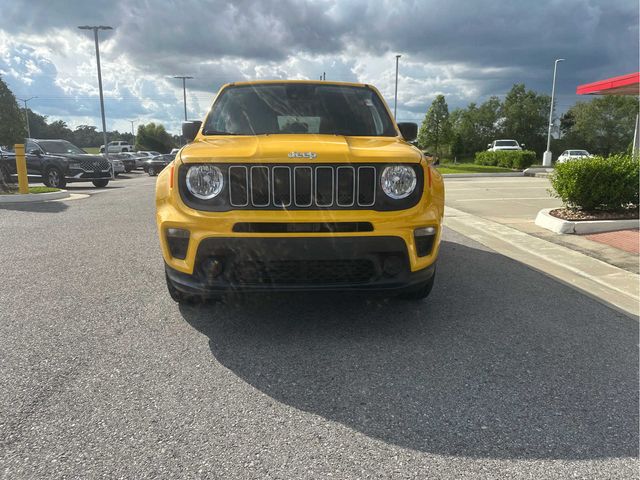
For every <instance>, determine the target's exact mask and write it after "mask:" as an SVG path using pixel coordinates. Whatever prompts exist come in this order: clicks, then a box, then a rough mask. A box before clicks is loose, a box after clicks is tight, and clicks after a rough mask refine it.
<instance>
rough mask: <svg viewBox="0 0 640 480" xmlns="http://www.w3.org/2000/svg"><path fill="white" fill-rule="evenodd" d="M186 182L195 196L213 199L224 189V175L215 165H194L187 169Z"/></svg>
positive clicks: (202, 198)
mask: <svg viewBox="0 0 640 480" xmlns="http://www.w3.org/2000/svg"><path fill="white" fill-rule="evenodd" d="M186 183H187V189H188V190H189V192H190V193H191V194H192V195H193V196H194V197H196V198H199V199H201V200H211V199H212V198H214V197H217V196H218V195H219V194H220V192H221V191H222V187H223V186H224V177H223V175H222V172H221V171H220V169H219V168H218V167H216V166H215V165H194V166H192V167H189V170H187V177H186Z"/></svg>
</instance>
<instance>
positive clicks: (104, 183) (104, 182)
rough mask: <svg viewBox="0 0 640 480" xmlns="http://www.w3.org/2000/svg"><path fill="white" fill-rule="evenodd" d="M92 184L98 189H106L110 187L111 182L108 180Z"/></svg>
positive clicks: (95, 181) (96, 181)
mask: <svg viewBox="0 0 640 480" xmlns="http://www.w3.org/2000/svg"><path fill="white" fill-rule="evenodd" d="M92 183H93V184H94V185H95V186H96V187H98V188H102V187H106V186H107V185H109V180H107V179H100V180H94V181H93V182H92Z"/></svg>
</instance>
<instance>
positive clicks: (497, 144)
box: [487, 140, 524, 152]
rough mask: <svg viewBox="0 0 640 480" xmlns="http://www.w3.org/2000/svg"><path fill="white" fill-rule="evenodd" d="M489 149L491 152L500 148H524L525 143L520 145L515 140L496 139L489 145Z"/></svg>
mask: <svg viewBox="0 0 640 480" xmlns="http://www.w3.org/2000/svg"><path fill="white" fill-rule="evenodd" d="M487 147H488V148H487V150H488V151H490V152H498V151H500V150H522V147H524V143H523V144H522V145H520V144H519V143H518V142H516V141H515V140H494V141H493V142H491V143H490V144H488V145H487Z"/></svg>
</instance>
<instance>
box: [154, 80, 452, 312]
mask: <svg viewBox="0 0 640 480" xmlns="http://www.w3.org/2000/svg"><path fill="white" fill-rule="evenodd" d="M416 134H417V125H416V124H415V123H398V124H396V123H395V121H394V120H393V118H392V116H391V114H390V111H389V108H388V107H387V105H386V103H385V102H384V100H383V99H382V97H381V96H380V93H379V92H378V91H377V90H376V89H375V88H374V87H372V86H370V85H362V84H352V83H338V82H324V81H320V82H314V81H268V82H267V81H260V82H243V83H232V84H229V85H225V86H223V87H222V88H221V89H220V91H219V92H218V95H217V96H216V99H215V101H214V102H213V105H212V107H211V110H210V111H209V114H208V115H207V117H206V119H205V121H204V123H203V122H185V123H184V124H183V135H184V136H185V138H186V139H187V140H189V141H191V143H189V144H188V145H187V146H185V147H184V148H182V150H180V152H179V153H178V154H177V156H176V158H175V160H174V161H173V162H172V163H171V164H170V165H169V167H168V168H165V169H164V170H163V171H162V173H161V174H160V176H159V177H158V180H157V186H156V207H157V213H156V219H157V223H158V232H159V234H160V244H161V245H162V254H163V257H164V261H165V271H166V280H167V286H168V289H169V293H170V294H171V296H172V298H173V299H174V300H176V301H178V302H183V301H184V302H189V301H194V300H196V299H204V298H211V297H218V296H220V295H223V294H224V293H226V292H229V291H235V290H241V291H252V292H256V291H273V290H277V291H298V290H316V291H346V290H352V291H377V292H380V291H383V292H389V293H400V294H403V295H405V296H407V297H409V298H416V299H419V298H424V297H426V296H427V295H428V294H429V292H430V291H431V288H432V286H433V283H434V276H435V263H436V257H437V255H438V247H439V244H440V236H441V232H442V216H443V211H444V185H443V181H442V177H441V176H440V174H439V173H438V172H437V171H436V170H435V169H434V168H432V167H431V165H430V164H429V161H428V158H426V157H425V156H424V155H423V154H422V153H421V152H420V150H418V149H417V148H416V147H414V146H413V145H411V144H410V143H409V142H410V141H412V140H414V139H415V137H416Z"/></svg>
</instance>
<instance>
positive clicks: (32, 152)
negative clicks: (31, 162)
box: [27, 148, 42, 157]
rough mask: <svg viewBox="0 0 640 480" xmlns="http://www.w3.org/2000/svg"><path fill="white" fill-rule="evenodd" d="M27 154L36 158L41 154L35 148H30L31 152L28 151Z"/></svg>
mask: <svg viewBox="0 0 640 480" xmlns="http://www.w3.org/2000/svg"><path fill="white" fill-rule="evenodd" d="M27 153H28V154H29V155H36V156H38V157H39V156H41V155H42V152H41V151H40V150H39V149H37V148H32V149H31V150H29V151H28V152H27Z"/></svg>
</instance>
